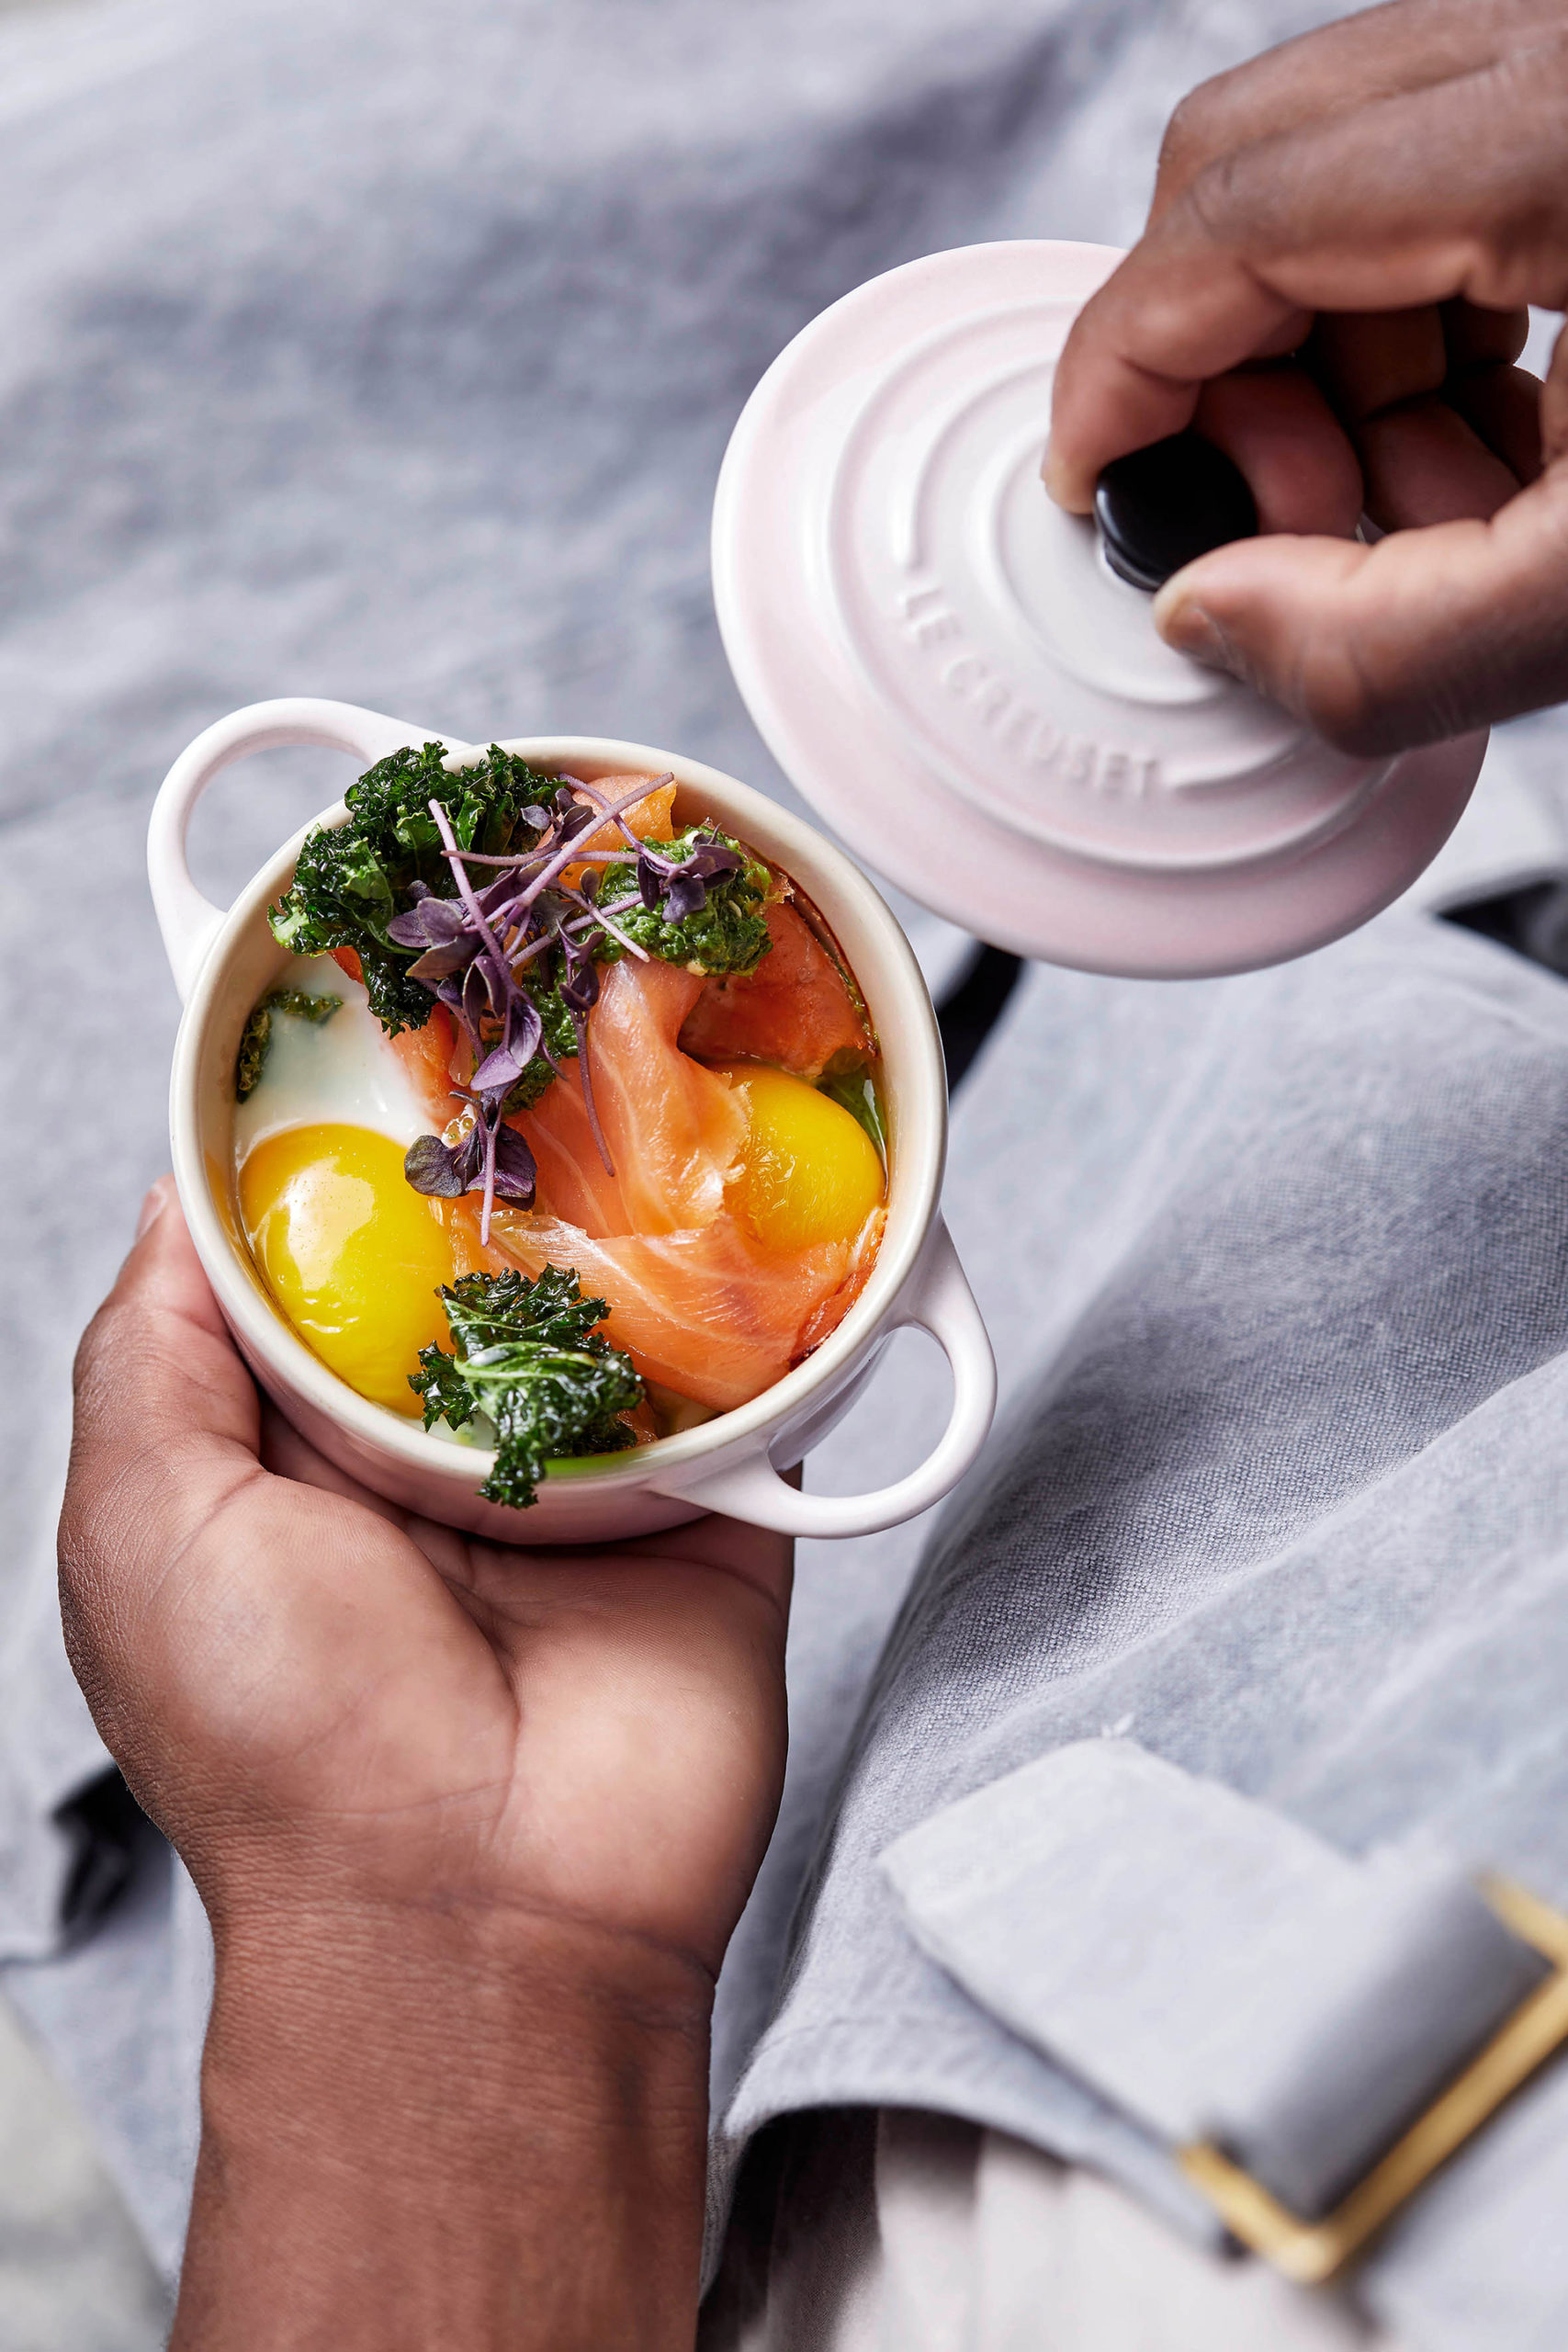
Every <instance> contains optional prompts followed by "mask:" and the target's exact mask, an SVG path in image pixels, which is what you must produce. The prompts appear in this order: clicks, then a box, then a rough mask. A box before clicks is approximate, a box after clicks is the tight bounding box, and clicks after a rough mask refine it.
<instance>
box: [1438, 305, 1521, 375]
mask: <svg viewBox="0 0 1568 2352" xmlns="http://www.w3.org/2000/svg"><path fill="white" fill-rule="evenodd" d="M1439 315H1440V316H1441V319H1442V322H1443V345H1444V348H1445V349H1446V350H1447V352H1448V356H1449V373H1450V376H1453V375H1455V374H1457V373H1458V372H1460V371H1461V369H1463V368H1495V367H1498V366H1502V367H1512V365H1513V363H1514V361H1515V360H1516V359H1517V357H1518V356H1519V354H1520V352H1521V351H1522V350H1523V349H1524V347H1525V345H1526V344H1527V343H1528V342H1529V336H1530V314H1529V310H1528V309H1522V310H1521V309H1518V308H1515V309H1514V310H1511V311H1483V309H1482V308H1481V306H1480V304H1479V303H1477V302H1464V301H1459V302H1445V303H1443V304H1442V306H1441V310H1440V313H1439Z"/></svg>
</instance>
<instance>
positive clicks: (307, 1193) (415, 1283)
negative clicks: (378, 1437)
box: [240, 1125, 457, 1416]
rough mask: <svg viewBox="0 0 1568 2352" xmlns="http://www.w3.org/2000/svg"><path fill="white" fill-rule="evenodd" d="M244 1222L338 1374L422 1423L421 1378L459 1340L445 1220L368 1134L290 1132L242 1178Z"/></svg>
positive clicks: (396, 1151) (388, 1145) (272, 1279)
mask: <svg viewBox="0 0 1568 2352" xmlns="http://www.w3.org/2000/svg"><path fill="white" fill-rule="evenodd" d="M240 1214H241V1216H242V1217H243V1220H244V1227H245V1233H246V1236H247V1238H248V1239H249V1241H250V1245H251V1250H252V1254H253V1256H254V1259H255V1261H256V1264H257V1266H258V1267H259V1268H260V1270H261V1273H262V1277H263V1280H264V1281H265V1283H266V1286H267V1288H268V1290H269V1291H270V1292H271V1293H272V1295H273V1297H274V1298H275V1299H276V1301H277V1304H278V1306H280V1307H281V1308H282V1309H283V1312H284V1313H285V1315H287V1316H288V1320H289V1321H290V1323H292V1324H293V1326H294V1328H295V1329H296V1330H297V1331H298V1332H299V1335H300V1337H301V1338H302V1339H304V1340H309V1342H310V1346H311V1347H312V1348H314V1350H315V1351H316V1353H317V1354H318V1355H319V1356H320V1357H321V1361H322V1363H324V1364H326V1366H327V1367H328V1369H329V1370H330V1371H332V1372H335V1373H336V1374H337V1376H338V1378H339V1379H340V1380H344V1381H346V1382H347V1384H348V1385H349V1386H350V1387H351V1388H356V1389H357V1390H358V1392H359V1394H360V1395H361V1396H362V1397H370V1398H371V1399H372V1400H373V1401H374V1402H375V1403H376V1404H378V1405H389V1406H390V1408H391V1409H392V1410H393V1412H394V1413H406V1414H409V1415H411V1416H412V1415H413V1414H416V1413H418V1412H419V1411H420V1409H421V1407H420V1401H419V1398H418V1397H416V1396H415V1395H414V1393H413V1391H412V1389H411V1388H410V1386H409V1385H408V1382H409V1374H410V1373H412V1372H417V1371H418V1369H419V1351H420V1350H421V1348H423V1347H426V1346H428V1345H429V1343H430V1342H431V1340H440V1341H442V1342H443V1343H445V1342H446V1340H447V1338H448V1332H447V1324H446V1308H445V1307H444V1306H443V1305H442V1303H441V1301H440V1299H439V1298H438V1297H437V1295H436V1292H437V1290H438V1288H439V1286H440V1284H441V1283H450V1282H452V1281H453V1280H455V1278H456V1272H457V1270H456V1267H455V1264H454V1261H453V1250H452V1243H451V1241H450V1239H449V1238H448V1236H447V1232H446V1226H445V1224H444V1222H443V1219H442V1216H441V1211H440V1209H439V1207H438V1206H437V1205H436V1204H435V1203H434V1201H429V1200H426V1199H424V1198H423V1196H422V1195H421V1194H420V1193H416V1192H415V1191H414V1189H413V1187H412V1185H411V1184H410V1182H408V1179H407V1178H406V1177H405V1175H404V1174H403V1155H402V1151H401V1149H400V1147H399V1146H398V1145H397V1144H395V1143H393V1142H392V1141H391V1140H390V1138H389V1137H388V1136H382V1135H376V1134H373V1133H372V1132H371V1130H370V1129H369V1128H368V1127H349V1126H335V1125H316V1126H304V1127H287V1128H285V1129H284V1130H283V1132H282V1133H281V1134H279V1135H274V1136H267V1137H266V1139H265V1142H263V1143H258V1144H257V1145H256V1147H255V1148H254V1151H252V1152H250V1153H249V1154H248V1155H247V1156H246V1159H245V1162H244V1165H243V1168H242V1169H241V1170H240Z"/></svg>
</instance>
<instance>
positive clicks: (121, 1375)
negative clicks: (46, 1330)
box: [60, 1176, 260, 1762]
mask: <svg viewBox="0 0 1568 2352" xmlns="http://www.w3.org/2000/svg"><path fill="white" fill-rule="evenodd" d="M75 1397H76V1408H75V1419H74V1423H73V1430H72V1442H71V1464H70V1469H69V1472H68V1475H67V1478H66V1487H65V1497H64V1501H63V1505H62V1510H61V1518H60V1592H61V1611H62V1620H63V1623H64V1628H65V1639H66V1647H67V1650H68V1651H69V1653H70V1657H71V1662H72V1665H73V1668H75V1670H76V1674H77V1678H78V1679H79V1680H80V1682H81V1684H82V1687H83V1689H84V1691H85V1692H86V1694H87V1698H88V1702H89V1703H90V1704H91V1705H92V1706H93V1710H94V1713H95V1716H96V1719H97V1721H98V1723H99V1725H100V1728H103V1727H104V1726H105V1725H106V1723H107V1721H108V1719H109V1716H110V1715H111V1714H112V1708H111V1707H110V1705H109V1703H108V1701H107V1688H108V1681H109V1679H112V1678H109V1677H107V1675H106V1672H105V1670H104V1668H103V1664H102V1659H101V1656H100V1653H101V1650H102V1646H103V1643H104V1642H105V1641H106V1640H107V1641H108V1642H109V1643H110V1644H111V1645H113V1644H115V1643H117V1642H118V1639H119V1638H120V1635H121V1634H122V1633H123V1629H124V1626H125V1623H126V1621H127V1618H128V1616H129V1615H130V1613H132V1611H133V1607H134V1603H133V1602H132V1600H131V1598H130V1596H131V1594H132V1592H133V1591H135V1590H136V1589H140V1588H144V1587H145V1586H146V1585H147V1584H148V1583H149V1582H150V1581H151V1575H152V1571H154V1570H155V1568H156V1567H157V1566H160V1565H162V1564H164V1563H165V1562H167V1561H168V1560H169V1559H171V1558H175V1557H177V1556H178V1555H179V1554H180V1552H181V1551H182V1549H183V1548H184V1547H185V1545H186V1544H188V1543H189V1542H190V1540H191V1539H192V1537H193V1536H194V1535H196V1534H197V1532H199V1531H200V1530H201V1529H202V1528H204V1527H206V1526H209V1525H210V1524H212V1523H213V1522H214V1521H216V1520H217V1518H218V1517H219V1516H220V1513H221V1512H222V1511H223V1510H224V1509H225V1507H226V1505H227V1504H228V1503H229V1502H230V1501H231V1499H232V1498H234V1497H235V1496H236V1495H237V1494H238V1493H239V1492H240V1491H241V1490H242V1489H243V1487H245V1486H246V1484H247V1482H249V1481H251V1480H254V1479H255V1478H257V1477H258V1476H260V1472H259V1469H258V1465H257V1462H256V1444H257V1437H258V1427H257V1421H258V1416H257V1405H256V1394H255V1390H254V1387H253V1385H252V1384H251V1379H250V1375H249V1374H248V1373H247V1372H246V1370H245V1368H244V1365H243V1363H241V1361H240V1358H239V1356H238V1355H237V1354H236V1352H235V1351H234V1349H233V1347H232V1345H231V1342H230V1340H229V1337H228V1333H227V1331H226V1329H225V1328H224V1325H223V1320H222V1317H221V1316H220V1313H219V1311H218V1306H217V1302H216V1300H215V1299H214V1298H213V1295H212V1293H211V1291H210V1289H209V1286H208V1283H207V1277H206V1276H205V1274H204V1273H203V1272H202V1270H201V1264H200V1261H199V1260H198V1259H197V1254H196V1251H195V1249H194V1248H193V1246H192V1244H191V1239H190V1236H189V1234H188V1232H187V1231H186V1223H185V1218H184V1216H183V1215H182V1214H181V1211H180V1205H179V1202H178V1200H177V1199H176V1197H175V1189H174V1179H173V1178H172V1177H167V1176H166V1177H164V1178H163V1179H162V1180H161V1182H159V1183H158V1184H155V1185H154V1186H153V1188H152V1192H151V1193H149V1194H148V1197H147V1200H146V1202H145V1204H143V1209H142V1219H141V1227H140V1229H139V1232H138V1236H137V1239H136V1242H135V1244H134V1246H133V1247H132V1249H131V1250H130V1255H129V1257H128V1258H127V1259H126V1261H125V1263H124V1265H123V1266H122V1267H121V1269H120V1272H119V1277H118V1281H117V1282H116V1283H115V1286H114V1288H113V1290H112V1291H111V1292H110V1293H109V1295H108V1297H107V1299H106V1300H105V1301H104V1304H103V1306H101V1307H100V1308H99V1309H98V1312H97V1314H96V1316H95V1317H94V1318H93V1320H92V1322H91V1323H90V1324H89V1326H88V1328H87V1330H86V1332H85V1335H84V1338H83V1340H82V1344H81V1346H80V1348H79V1349H78V1351H77V1355H76V1364H75ZM111 1744H112V1742H111ZM117 1752H118V1750H117ZM121 1760H122V1762H123V1761H124V1760H125V1759H124V1758H123V1757H122V1758H121Z"/></svg>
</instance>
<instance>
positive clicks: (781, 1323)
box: [491, 1208, 880, 1412]
mask: <svg viewBox="0 0 1568 2352" xmlns="http://www.w3.org/2000/svg"><path fill="white" fill-rule="evenodd" d="M878 1218H880V1212H878ZM491 1246H492V1247H493V1248H496V1249H499V1250H500V1251H501V1252H502V1255H503V1256H504V1257H506V1258H509V1259H510V1260H511V1261H513V1263H514V1264H516V1265H519V1266H521V1267H523V1268H524V1270H525V1272H528V1273H530V1274H537V1273H539V1272H541V1271H542V1269H543V1268H544V1267H546V1266H571V1267H574V1268H575V1269H576V1272H577V1276H578V1279H579V1281H580V1282H581V1284H582V1288H583V1290H584V1291H585V1292H587V1293H597V1294H598V1295H599V1296H600V1297H602V1298H604V1299H606V1300H607V1301H608V1302H609V1307H610V1312H609V1315H608V1317H606V1319H605V1323H604V1329H605V1331H606V1333H607V1334H608V1336H609V1338H610V1339H611V1340H612V1341H613V1342H614V1343H615V1346H616V1347H618V1348H624V1349H625V1350H626V1353H627V1354H628V1355H629V1356H630V1357H631V1360H632V1362H633V1363H634V1364H635V1365H636V1366H637V1370H638V1372H639V1373H641V1374H642V1376H643V1378H644V1379H645V1380H654V1381H658V1382H660V1384H661V1385H663V1386H664V1387H666V1388H673V1389H677V1390H679V1391H680V1393H681V1394H682V1396H684V1397H694V1398H695V1399H696V1401H697V1403H698V1404H700V1405H711V1406H713V1407H715V1408H716V1409H717V1410H719V1411H721V1412H726V1411H728V1410H729V1409H730V1408H732V1407H734V1406H736V1405H744V1404H746V1403H747V1402H748V1401H749V1400H750V1398H751V1397H756V1396H760V1395H761V1391H762V1390H763V1389H764V1388H769V1387H771V1386H772V1385H773V1382H774V1381H775V1380H782V1379H783V1377H784V1374H785V1373H786V1372H787V1371H788V1370H789V1368H790V1366H791V1364H792V1363H794V1362H795V1360H796V1358H797V1357H798V1356H799V1355H800V1354H801V1353H802V1352H803V1351H804V1348H805V1347H806V1346H807V1345H808V1344H809V1345H813V1346H814V1345H816V1344H817V1342H818V1340H823V1339H825V1338H826V1337H827V1335H828V1332H829V1330H831V1329H833V1328H834V1326H835V1325H836V1324H837V1323H838V1322H839V1321H840V1319H841V1317H842V1316H843V1315H844V1313H845V1312H846V1311H847V1310H848V1308H849V1306H850V1304H851V1302H852V1299H853V1297H854V1295H855V1293H856V1290H857V1289H858V1287H859V1282H858V1280H857V1279H856V1277H857V1275H858V1274H859V1272H860V1261H862V1260H863V1259H864V1258H865V1257H867V1256H868V1255H869V1254H870V1253H869V1251H868V1250H865V1249H863V1247H862V1246H861V1245H860V1244H858V1243H846V1242H837V1241H833V1242H822V1243H819V1244H818V1246H817V1247H815V1248H813V1249H809V1250H764V1249H763V1248H761V1245H760V1244H759V1243H757V1242H755V1241H753V1240H752V1239H751V1238H750V1235H749V1234H748V1233H746V1232H745V1231H744V1229H743V1228H742V1227H741V1226H740V1225H739V1223H738V1222H737V1220H736V1219H735V1218H734V1217H732V1216H728V1215H725V1216H718V1217H716V1218H715V1220H714V1222H713V1223H712V1224H711V1225H708V1226H704V1227H700V1228H698V1229H697V1230H695V1231H688V1232H682V1233H663V1234H653V1235H643V1234H637V1233H633V1234H618V1235H615V1236H612V1237H611V1238H608V1239H605V1240H598V1239H595V1238H593V1237H592V1236H591V1235H589V1234H586V1233H584V1232H583V1231H582V1230H581V1227H577V1226H571V1225H566V1224H563V1223H562V1222H561V1221H560V1220H559V1219H558V1218H556V1217H550V1216H537V1215H531V1214H530V1213H529V1212H528V1211H526V1210H519V1209H510V1208H498V1209H497V1210H496V1211H495V1214H494V1216H493V1217H492V1219H491ZM840 1294H843V1296H842V1304H841V1305H840V1304H839V1303H838V1300H839V1295H840ZM834 1306H836V1307H837V1312H832V1311H831V1309H832V1308H833V1307H834ZM808 1330H809V1333H810V1338H809V1340H807V1337H806V1334H807V1331H808Z"/></svg>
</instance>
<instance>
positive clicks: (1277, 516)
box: [1194, 368, 1362, 537]
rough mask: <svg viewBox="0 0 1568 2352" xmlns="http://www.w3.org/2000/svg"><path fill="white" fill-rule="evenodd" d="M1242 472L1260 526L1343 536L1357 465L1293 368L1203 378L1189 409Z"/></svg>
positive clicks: (1357, 512) (1333, 421) (1349, 523)
mask: <svg viewBox="0 0 1568 2352" xmlns="http://www.w3.org/2000/svg"><path fill="white" fill-rule="evenodd" d="M1194 423H1195V424H1196V425H1197V427H1198V430H1199V432H1200V433H1201V434H1202V435H1203V436H1204V438H1205V440H1209V441H1213V442H1215V443H1216V444H1217V445H1218V446H1219V447H1220V448H1222V449H1223V450H1224V452H1225V454H1226V456H1227V457H1229V458H1234V459H1235V463H1236V464H1237V465H1238V466H1239V467H1240V468H1241V470H1242V472H1243V473H1244V474H1245V475H1246V476H1247V484H1248V487H1249V488H1250V490H1251V492H1252V495H1253V498H1254V501H1255V502H1256V503H1257V507H1258V527H1259V529H1261V530H1263V531H1269V532H1272V531H1292V532H1314V533H1316V532H1322V533H1325V534H1330V535H1333V536H1335V537H1349V536H1350V535H1351V533H1353V532H1354V530H1355V528H1356V526H1357V524H1358V523H1359V520H1360V516H1361V503H1362V500H1361V469H1360V467H1359V464H1358V462H1357V458H1356V453H1355V451H1354V449H1353V448H1352V447H1351V446H1350V443H1349V440H1348V436H1347V435H1346V433H1345V430H1344V428H1343V426H1342V425H1341V424H1339V423H1338V421H1337V418H1336V417H1335V415H1334V413H1333V412H1332V410H1331V409H1330V408H1329V405H1328V403H1327V401H1325V399H1324V397H1323V394H1322V392H1321V391H1320V390H1318V388H1317V386H1316V385H1315V384H1314V382H1313V380H1312V379H1311V377H1310V376H1308V375H1306V374H1305V373H1304V371H1303V369H1301V368H1243V369H1241V370H1240V371H1239V372H1238V373H1236V374H1235V375H1232V376H1218V377H1216V378H1215V379H1214V381H1213V383H1212V384H1205V385H1204V387H1203V390H1202V393H1201V396H1200V399H1199V401H1198V407H1197V412H1196V415H1195V417H1194Z"/></svg>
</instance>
